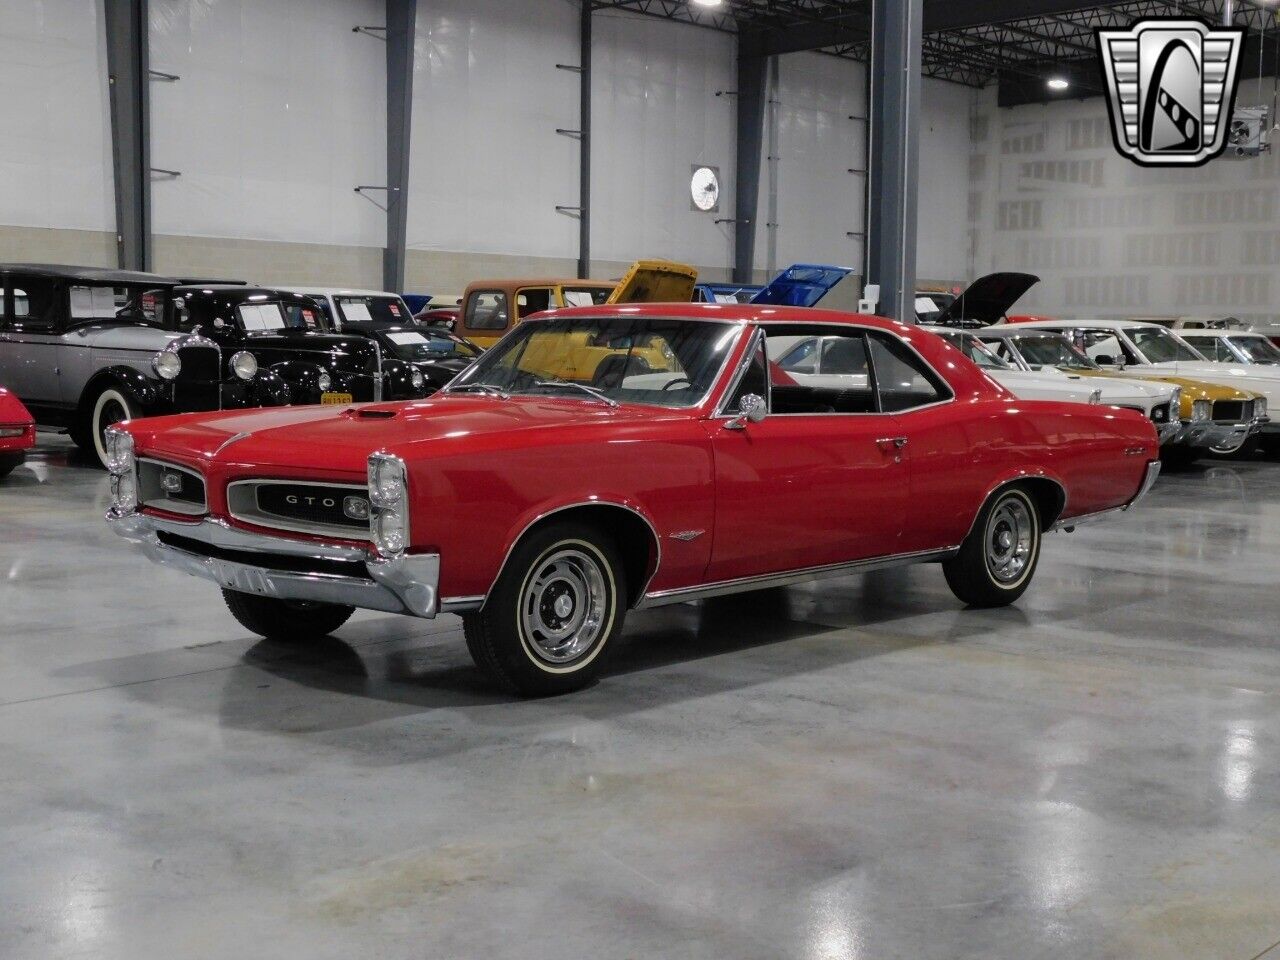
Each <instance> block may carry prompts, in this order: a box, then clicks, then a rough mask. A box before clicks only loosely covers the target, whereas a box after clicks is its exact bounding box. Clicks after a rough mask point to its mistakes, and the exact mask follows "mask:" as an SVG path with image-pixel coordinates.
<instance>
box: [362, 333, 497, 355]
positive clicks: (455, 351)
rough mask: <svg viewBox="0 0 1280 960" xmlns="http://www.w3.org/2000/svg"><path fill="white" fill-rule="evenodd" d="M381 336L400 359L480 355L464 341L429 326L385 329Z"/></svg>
mask: <svg viewBox="0 0 1280 960" xmlns="http://www.w3.org/2000/svg"><path fill="white" fill-rule="evenodd" d="M383 336H384V337H385V338H386V340H387V341H388V342H389V343H390V346H391V352H392V353H394V354H395V355H396V356H397V357H399V358H400V359H401V360H474V359H475V358H476V357H478V356H480V351H479V350H477V349H475V348H474V347H471V346H469V345H468V344H466V343H465V342H464V341H462V340H457V339H454V338H453V337H450V336H446V335H445V334H444V333H443V332H442V331H439V330H432V329H430V328H423V329H421V330H387V331H385V332H384V333H383Z"/></svg>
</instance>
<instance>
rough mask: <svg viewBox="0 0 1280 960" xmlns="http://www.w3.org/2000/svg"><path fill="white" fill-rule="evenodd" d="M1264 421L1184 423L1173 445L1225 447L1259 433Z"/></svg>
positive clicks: (1201, 421) (1202, 421) (1197, 421)
mask: <svg viewBox="0 0 1280 960" xmlns="http://www.w3.org/2000/svg"><path fill="white" fill-rule="evenodd" d="M1263 422H1264V421H1260V420H1251V421H1249V422H1248V423H1215V422H1214V421H1212V420H1196V421H1190V422H1184V423H1182V424H1181V427H1182V429H1181V430H1179V431H1178V433H1177V435H1176V436H1175V437H1174V439H1173V440H1171V441H1170V442H1171V443H1177V444H1181V445H1182V446H1186V447H1206V448H1207V447H1223V446H1226V445H1228V444H1233V443H1238V442H1239V441H1241V440H1243V439H1245V438H1247V437H1249V436H1251V435H1253V434H1255V433H1257V432H1258V431H1259V430H1260V429H1262V423H1263Z"/></svg>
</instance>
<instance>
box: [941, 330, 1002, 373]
mask: <svg viewBox="0 0 1280 960" xmlns="http://www.w3.org/2000/svg"><path fill="white" fill-rule="evenodd" d="M944 339H945V340H946V341H947V343H949V344H951V345H952V346H953V347H955V348H956V349H957V350H959V351H960V352H961V353H963V354H964V355H965V356H966V357H968V358H969V359H970V360H972V361H973V362H974V363H976V364H977V365H978V366H980V367H982V368H983V369H984V370H1009V369H1011V368H1010V366H1009V364H1007V363H1005V362H1004V361H1003V360H1001V359H1000V358H999V357H997V356H996V355H995V354H994V353H992V352H991V351H990V350H988V349H987V346H986V344H984V343H983V342H982V341H981V340H979V339H978V338H977V337H975V336H974V335H973V334H971V333H962V334H947V335H946V336H945V337H944Z"/></svg>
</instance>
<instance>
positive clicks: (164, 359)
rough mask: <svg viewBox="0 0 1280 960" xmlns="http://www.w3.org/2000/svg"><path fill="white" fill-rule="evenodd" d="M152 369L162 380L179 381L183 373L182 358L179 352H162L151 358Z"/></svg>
mask: <svg viewBox="0 0 1280 960" xmlns="http://www.w3.org/2000/svg"><path fill="white" fill-rule="evenodd" d="M151 369H152V370H154V371H155V374H156V376H157V377H159V378H160V379H161V380H171V381H172V380H177V379H178V374H180V373H181V372H182V358H181V357H180V356H178V351H177V350H161V351H160V352H159V353H157V354H156V355H155V356H154V357H152V358H151Z"/></svg>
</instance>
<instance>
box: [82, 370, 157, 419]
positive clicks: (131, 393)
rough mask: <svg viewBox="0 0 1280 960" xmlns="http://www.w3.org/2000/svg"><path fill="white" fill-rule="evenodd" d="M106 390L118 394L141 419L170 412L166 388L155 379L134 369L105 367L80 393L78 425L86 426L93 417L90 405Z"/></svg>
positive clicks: (90, 379) (91, 378)
mask: <svg viewBox="0 0 1280 960" xmlns="http://www.w3.org/2000/svg"><path fill="white" fill-rule="evenodd" d="M108 388H114V389H116V390H119V391H120V392H121V393H122V394H123V395H124V398H125V399H126V400H128V401H129V403H130V404H131V405H133V406H134V407H136V408H137V410H138V411H139V412H140V413H141V414H142V416H145V417H154V416H156V415H157V414H161V413H170V412H172V409H173V404H172V402H171V399H170V391H169V390H168V384H166V383H165V382H164V381H163V380H160V379H159V378H157V377H149V376H147V375H146V374H145V373H143V372H142V371H141V370H138V369H137V368H136V367H126V366H123V365H121V366H114V367H104V368H103V369H101V370H99V371H98V372H97V373H95V374H94V375H93V376H92V377H90V378H89V382H88V383H86V384H85V385H84V389H83V390H82V391H81V392H80V401H79V403H78V404H77V406H76V420H77V422H79V423H87V422H88V419H89V417H90V416H92V415H93V405H94V403H96V402H97V399H98V395H99V394H100V393H102V391H103V390H106V389H108Z"/></svg>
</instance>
